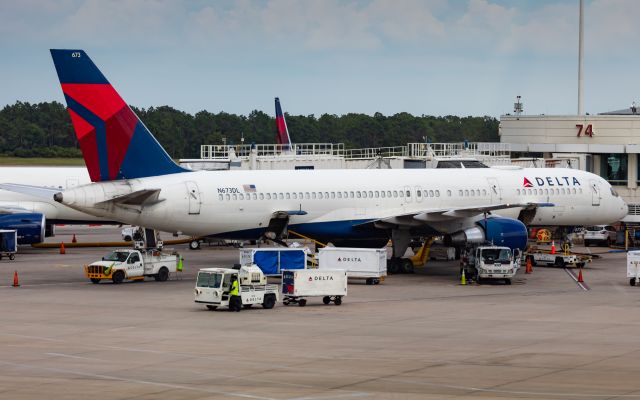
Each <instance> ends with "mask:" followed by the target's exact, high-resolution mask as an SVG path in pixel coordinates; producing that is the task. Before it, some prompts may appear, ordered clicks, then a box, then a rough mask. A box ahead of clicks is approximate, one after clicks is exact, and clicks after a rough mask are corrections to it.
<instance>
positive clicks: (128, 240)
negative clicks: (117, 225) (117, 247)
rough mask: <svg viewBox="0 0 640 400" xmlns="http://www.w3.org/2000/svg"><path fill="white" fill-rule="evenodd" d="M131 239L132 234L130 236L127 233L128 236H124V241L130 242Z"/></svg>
mask: <svg viewBox="0 0 640 400" xmlns="http://www.w3.org/2000/svg"><path fill="white" fill-rule="evenodd" d="M131 239H132V237H131V236H129V235H127V236H125V237H124V241H125V242H130V241H131Z"/></svg>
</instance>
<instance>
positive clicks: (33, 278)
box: [0, 227, 640, 400]
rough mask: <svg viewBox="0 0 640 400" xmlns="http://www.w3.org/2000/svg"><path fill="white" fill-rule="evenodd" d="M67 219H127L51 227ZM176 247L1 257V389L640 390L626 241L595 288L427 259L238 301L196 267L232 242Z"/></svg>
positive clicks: (593, 271) (82, 392) (123, 394)
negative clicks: (315, 294)
mask: <svg viewBox="0 0 640 400" xmlns="http://www.w3.org/2000/svg"><path fill="white" fill-rule="evenodd" d="M72 232H73V233H76V234H77V238H78V240H79V241H90V240H103V238H104V240H107V239H108V240H117V239H118V234H119V229H118V228H117V227H99V228H98V227H96V228H88V227H83V228H78V227H64V228H61V229H59V230H58V234H57V236H56V237H55V238H52V239H50V240H54V241H60V240H65V241H67V242H68V241H69V240H70V235H71V233H72ZM175 248H176V249H177V250H179V251H180V252H181V253H182V254H183V256H184V258H185V271H184V272H183V274H182V275H181V276H179V277H176V276H172V277H171V279H170V280H169V281H167V282H155V281H154V280H153V279H150V280H147V281H145V282H143V283H124V284H121V285H114V284H111V283H108V282H105V283H101V284H99V285H94V284H92V283H90V282H89V281H88V280H87V279H86V278H85V277H84V275H83V271H82V266H83V265H84V264H87V263H90V262H92V261H95V260H97V259H100V257H102V255H104V254H105V253H106V252H107V251H108V249H105V248H97V249H93V248H74V249H70V248H67V250H66V254H65V255H61V254H59V252H58V251H57V250H56V249H33V248H29V247H26V248H21V249H20V252H19V253H18V254H17V256H16V260H15V261H9V260H7V259H6V258H3V259H2V260H1V261H0V286H1V287H0V305H1V306H0V318H1V320H2V325H1V327H0V354H1V355H0V399H41V398H51V399H79V398H82V399H86V398H91V399H92V400H98V399H238V398H239V399H264V400H271V399H276V400H281V399H291V400H293V399H296V400H303V399H305V400H316V399H318V400H319V399H328V400H330V399H350V398H366V399H458V398H465V399H466V398H480V399H510V398H517V399H597V400H599V399H640V379H638V377H639V376H640V308H639V307H638V306H639V304H640V287H631V286H629V282H628V279H627V278H626V267H625V265H626V264H625V257H626V255H625V254H624V253H605V254H603V255H602V258H599V259H596V260H594V261H593V262H592V263H590V264H588V265H587V267H586V268H585V269H584V271H583V276H584V279H585V282H586V283H587V286H588V289H589V290H584V289H583V288H581V287H580V286H578V285H577V284H576V282H575V280H574V279H573V278H572V277H571V276H570V274H569V273H568V272H567V271H566V270H565V269H563V268H554V267H539V266H538V267H534V271H533V274H530V275H525V274H524V268H521V269H520V271H519V272H518V275H517V276H516V278H515V279H514V282H513V285H511V286H507V285H503V284H498V283H489V284H483V285H477V284H471V285H467V286H461V285H460V278H459V276H458V272H459V268H458V264H457V262H444V261H431V262H429V263H428V264H427V266H426V267H425V268H423V269H420V270H418V271H417V272H416V273H415V274H413V275H394V276H390V277H388V278H387V279H386V280H385V281H384V282H383V283H382V284H380V285H374V286H368V285H364V284H363V283H361V282H357V281H356V282H353V283H352V284H350V285H349V294H348V296H347V297H346V298H345V299H344V301H343V304H342V305H341V306H335V305H333V304H331V305H327V306H325V305H323V304H322V301H321V299H320V298H313V299H310V301H309V303H308V304H307V306H306V307H298V306H288V307H287V306H283V305H282V303H279V304H277V305H276V307H275V308H274V309H272V310H263V309H261V308H253V309H250V310H243V311H242V312H240V313H231V312H227V311H224V310H217V311H208V310H206V309H205V307H203V306H202V305H198V304H195V303H194V301H193V289H194V285H195V284H194V277H195V274H196V273H197V270H198V269H199V268H204V267H212V266H230V265H232V264H233V263H237V262H238V261H237V260H238V250H237V249H233V248H227V247H209V246H204V247H203V248H202V249H201V250H196V251H191V250H188V249H187V246H186V245H178V246H175ZM591 249H592V250H593V251H594V252H595V251H600V252H605V251H606V249H604V248H597V249H596V248H591ZM14 271H18V273H19V279H20V285H21V286H20V287H17V288H14V287H11V284H12V282H13V274H14ZM178 278H179V279H178Z"/></svg>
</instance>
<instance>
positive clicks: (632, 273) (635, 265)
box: [627, 250, 640, 286]
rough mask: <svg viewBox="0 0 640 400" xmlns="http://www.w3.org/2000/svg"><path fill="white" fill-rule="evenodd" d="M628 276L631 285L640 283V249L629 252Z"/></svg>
mask: <svg viewBox="0 0 640 400" xmlns="http://www.w3.org/2000/svg"><path fill="white" fill-rule="evenodd" d="M627 278H629V285H631V286H636V285H638V284H639V283H640V250H633V251H629V252H627Z"/></svg>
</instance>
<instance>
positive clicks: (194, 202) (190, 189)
mask: <svg viewBox="0 0 640 400" xmlns="http://www.w3.org/2000/svg"><path fill="white" fill-rule="evenodd" d="M185 185H187V197H188V198H189V214H200V205H201V204H202V201H201V200H200V189H198V184H197V183H195V182H193V181H187V182H185Z"/></svg>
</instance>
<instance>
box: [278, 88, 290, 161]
mask: <svg viewBox="0 0 640 400" xmlns="http://www.w3.org/2000/svg"><path fill="white" fill-rule="evenodd" d="M276 127H277V128H278V134H277V136H276V141H277V143H278V144H281V145H283V147H284V148H286V149H288V148H289V146H291V137H290V136H289V129H287V121H286V120H285V119H284V114H283V113H282V107H280V99H279V98H277V97H276Z"/></svg>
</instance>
